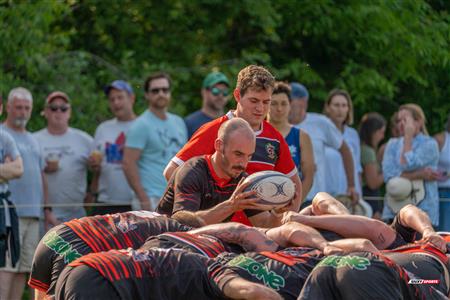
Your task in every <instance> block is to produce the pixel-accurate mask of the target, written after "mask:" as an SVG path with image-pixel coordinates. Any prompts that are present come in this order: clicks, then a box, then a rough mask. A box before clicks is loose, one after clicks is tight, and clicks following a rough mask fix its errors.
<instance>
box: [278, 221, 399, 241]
mask: <svg viewBox="0 0 450 300" xmlns="http://www.w3.org/2000/svg"><path fill="white" fill-rule="evenodd" d="M284 222H299V223H302V224H304V225H308V226H310V227H314V228H320V229H324V230H329V231H333V232H335V233H337V234H339V235H341V236H343V237H346V238H365V239H368V240H370V241H371V242H373V243H374V245H375V246H376V247H377V248H378V249H386V248H387V247H388V246H389V245H391V244H392V242H393V241H394V240H395V237H396V232H395V231H394V229H392V228H391V227H390V226H388V225H386V224H385V223H383V222H381V221H378V220H375V219H370V218H367V217H363V216H355V215H323V216H305V215H300V214H295V213H290V214H289V215H288V214H286V218H285V219H284Z"/></svg>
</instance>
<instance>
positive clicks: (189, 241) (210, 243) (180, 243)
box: [141, 232, 244, 258]
mask: <svg viewBox="0 0 450 300" xmlns="http://www.w3.org/2000/svg"><path fill="white" fill-rule="evenodd" d="M151 248H165V249H168V248H177V249H183V250H185V251H189V252H193V253H198V254H200V255H203V256H207V257H211V258H213V257H216V256H218V255H219V254H221V253H223V252H233V253H242V252H244V250H243V249H242V248H241V247H239V246H238V245H235V244H229V243H225V242H222V241H221V240H220V239H219V238H217V237H215V236H212V235H208V234H191V233H188V232H167V233H163V234H160V235H157V236H154V237H151V238H149V239H148V240H147V241H146V242H145V244H144V245H143V246H142V247H141V249H147V250H148V249H151Z"/></svg>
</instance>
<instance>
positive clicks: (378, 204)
mask: <svg viewBox="0 0 450 300" xmlns="http://www.w3.org/2000/svg"><path fill="white" fill-rule="evenodd" d="M385 130H386V120H385V119H384V118H383V116H382V115H380V114H379V113H376V112H371V113H367V114H365V115H364V116H363V117H362V118H361V123H360V124H359V136H360V138H361V164H362V166H363V195H364V196H369V197H379V196H381V190H380V188H381V186H382V185H383V183H384V179H383V172H382V171H381V162H380V161H378V160H377V149H378V145H379V144H380V142H381V141H382V140H383V139H384V132H385ZM369 204H370V206H372V211H373V217H374V218H375V219H381V212H382V211H383V201H379V200H372V201H369Z"/></svg>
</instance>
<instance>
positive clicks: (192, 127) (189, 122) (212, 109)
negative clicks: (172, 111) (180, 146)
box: [184, 72, 230, 138]
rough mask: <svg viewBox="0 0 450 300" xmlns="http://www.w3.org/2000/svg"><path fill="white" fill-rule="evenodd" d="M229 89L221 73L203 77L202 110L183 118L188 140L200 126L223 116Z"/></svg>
mask: <svg viewBox="0 0 450 300" xmlns="http://www.w3.org/2000/svg"><path fill="white" fill-rule="evenodd" d="M229 88H230V82H229V81H228V78H227V76H225V74H223V73H221V72H211V73H209V74H208V75H207V76H206V77H205V79H204V80H203V84H202V100H203V104H202V109H200V110H197V111H195V112H193V113H192V114H190V115H188V116H187V117H186V118H184V122H185V123H186V127H187V129H188V137H189V138H191V136H192V134H193V133H194V132H195V131H197V129H198V128H200V126H202V125H203V124H205V123H207V122H209V121H212V120H214V119H216V118H218V117H220V116H222V115H223V113H224V112H223V109H224V107H225V105H226V104H227V102H228V95H229V94H230V90H229Z"/></svg>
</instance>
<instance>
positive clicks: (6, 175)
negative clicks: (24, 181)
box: [0, 156, 23, 181]
mask: <svg viewBox="0 0 450 300" xmlns="http://www.w3.org/2000/svg"><path fill="white" fill-rule="evenodd" d="M22 174H23V162H22V158H21V157H20V156H18V157H16V159H15V160H13V161H8V160H6V162H5V163H3V164H0V181H8V180H11V179H14V178H19V177H20V176H22Z"/></svg>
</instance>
